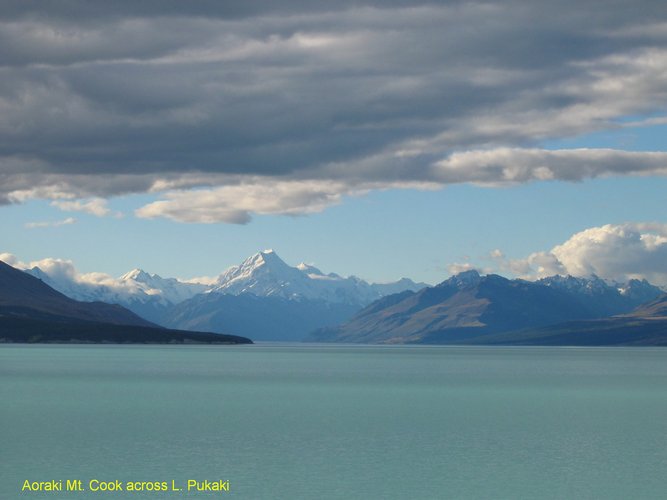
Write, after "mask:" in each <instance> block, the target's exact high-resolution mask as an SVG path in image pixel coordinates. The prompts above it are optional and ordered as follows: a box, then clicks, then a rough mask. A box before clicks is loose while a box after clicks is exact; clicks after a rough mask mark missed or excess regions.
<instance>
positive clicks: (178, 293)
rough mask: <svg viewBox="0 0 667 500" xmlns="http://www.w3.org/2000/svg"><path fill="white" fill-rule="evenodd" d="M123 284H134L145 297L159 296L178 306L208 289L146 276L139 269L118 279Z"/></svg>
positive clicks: (171, 279) (151, 275) (153, 275)
mask: <svg viewBox="0 0 667 500" xmlns="http://www.w3.org/2000/svg"><path fill="white" fill-rule="evenodd" d="M120 281H122V282H125V283H132V282H134V283H136V284H137V285H138V286H139V287H140V288H141V289H142V290H144V293H146V294H147V295H153V296H155V295H159V296H161V297H162V298H164V299H165V300H167V301H169V302H171V303H172V304H178V303H180V302H183V301H184V300H187V299H189V298H191V297H194V296H195V295H197V294H198V293H202V292H205V291H206V290H208V289H209V287H208V286H207V285H202V284H200V283H186V282H183V281H179V280H177V279H176V278H162V277H161V276H159V275H157V274H148V273H147V272H145V271H143V270H141V269H133V270H132V271H130V272H129V273H126V274H124V275H123V276H121V277H120Z"/></svg>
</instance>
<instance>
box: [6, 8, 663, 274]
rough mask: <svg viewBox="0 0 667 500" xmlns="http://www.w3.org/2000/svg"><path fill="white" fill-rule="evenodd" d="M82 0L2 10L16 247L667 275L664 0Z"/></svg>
mask: <svg viewBox="0 0 667 500" xmlns="http://www.w3.org/2000/svg"><path fill="white" fill-rule="evenodd" d="M78 3H79V2H77V1H74V2H69V3H67V4H56V3H53V4H48V5H43V6H41V7H34V6H31V5H27V4H23V3H18V4H12V5H11V8H10V6H7V8H6V9H3V12H2V14H0V37H2V39H3V40H6V41H7V43H6V45H5V46H7V47H11V48H10V49H9V50H7V51H4V52H2V53H1V54H0V78H1V81H2V82H3V84H2V85H0V109H1V110H2V112H1V113H0V213H1V216H0V232H1V233H0V234H2V235H3V236H2V239H1V240H0V243H2V244H1V245H0V254H3V253H6V254H12V255H13V256H14V257H10V256H8V255H5V260H11V259H13V260H14V261H21V265H24V266H25V265H29V264H30V263H31V262H37V261H39V260H41V259H45V258H59V259H66V260H71V261H73V262H74V264H75V265H76V267H77V269H78V270H79V272H81V273H88V272H94V271H95V272H104V273H109V274H111V275H115V276H117V275H120V274H122V273H124V272H126V271H127V270H129V269H131V268H134V267H141V268H144V269H145V270H147V271H149V272H153V273H158V274H161V275H163V276H178V277H182V278H190V277H194V276H203V275H208V276H212V275H216V274H218V273H219V272H221V271H222V270H224V269H225V268H226V267H228V266H231V265H234V264H237V263H239V262H240V261H241V260H243V259H244V258H245V257H247V256H249V255H251V254H253V253H255V252H257V251H259V250H263V249H265V248H273V249H275V250H276V251H277V252H278V254H279V255H280V256H281V257H282V258H283V259H284V260H285V261H287V262H288V263H290V264H297V263H298V262H301V261H306V262H309V263H314V264H316V265H317V266H319V267H321V268H322V270H324V271H327V272H330V271H334V272H338V273H340V274H343V275H350V274H355V275H357V276H360V277H363V278H365V279H369V280H372V281H390V280H395V279H398V278H400V277H403V276H407V277H410V278H412V279H415V280H420V281H427V282H430V283H437V282H439V281H441V280H443V279H444V278H446V277H447V276H448V275H449V274H451V273H453V272H457V271H460V270H464V269H467V268H471V267H475V268H479V269H481V270H483V271H486V272H491V271H493V272H499V273H501V274H506V275H512V276H521V277H525V278H528V279H533V278H537V277H539V276H544V275H547V274H554V273H561V274H565V273H571V274H578V275H587V274H592V273H595V274H598V275H600V276H602V277H604V278H607V279H617V280H623V279H628V278H647V279H650V280H652V281H655V282H658V283H660V284H665V285H667V219H666V215H665V208H666V204H665V195H664V193H665V192H667V190H666V189H665V188H667V149H666V148H665V141H664V138H665V137H666V134H665V132H667V120H666V119H665V114H666V113H667V107H666V106H664V105H663V104H662V103H665V102H667V76H666V75H667V28H666V26H667V11H665V9H664V6H663V4H662V3H661V2H652V1H648V0H645V1H641V2H639V4H640V5H636V4H634V3H633V4H632V6H626V5H622V4H613V5H609V6H607V8H606V9H605V11H604V12H601V11H600V9H599V5H598V4H597V2H594V1H590V2H588V1H579V2H576V3H575V2H572V3H571V5H570V3H569V2H564V3H559V5H553V4H552V2H547V1H544V2H539V1H538V2H531V4H530V5H526V4H525V3H523V2H511V1H510V2H495V1H489V2H483V3H479V2H466V1H463V2H451V3H438V4H433V3H429V2H419V1H397V2H392V3H391V4H387V3H386V2H375V1H372V0H366V1H362V2H345V1H344V2H339V3H336V4H335V5H332V4H331V3H330V2H326V3H325V2H312V3H308V4H304V3H302V2H299V1H285V2H280V3H276V2H268V1H266V2H264V1H260V0H258V1H256V2H244V3H234V2H231V3H229V2H225V3H220V4H219V5H218V4H204V3H201V4H200V3H175V4H171V3H170V4H168V5H165V4H164V3H163V2H157V1H155V2H154V1H147V2H143V3H142V4H141V5H140V6H139V5H137V4H136V3H135V2H122V1H121V2H114V3H113V4H108V3H103V2H100V3H93V4H85V6H86V8H82V7H83V5H84V4H81V5H78ZM223 4H224V5H223ZM77 5H78V6H77Z"/></svg>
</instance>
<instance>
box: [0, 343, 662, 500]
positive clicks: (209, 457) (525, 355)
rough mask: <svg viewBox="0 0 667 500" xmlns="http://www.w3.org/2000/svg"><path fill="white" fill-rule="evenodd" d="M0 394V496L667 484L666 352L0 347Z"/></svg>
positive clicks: (620, 489)
mask: <svg viewBox="0 0 667 500" xmlns="http://www.w3.org/2000/svg"><path fill="white" fill-rule="evenodd" d="M0 398H1V404H2V408H1V410H0V498H1V499H3V500H5V499H14V498H34V499H38V498H48V499H57V498H77V499H85V498H98V499H103V498H104V499H120V498H133V499H143V498H152V499H156V498H166V499H178V498H202V499H205V498H219V497H222V498H247V499H265V498H266V499H270V498H285V499H299V498H307V499H311V498H312V499H319V498H346V499H355V498H359V499H374V498H377V499H391V498H400V499H403V498H406V499H421V498H434V499H436V498H438V499H439V498H453V499H460V498H461V499H464V498H489V499H522V498H525V499H539V498H563V499H572V498H604V499H609V498H619V499H628V498H634V499H649V498H667V349H652V348H646V349H625V348H615V349H603V348H600V349H596V348H582V349H567V348H502V347H501V348H497V347H494V348H485V347H371V346H368V347H366V346H362V347H358V346H319V345H318V346H310V345H284V346H277V345H254V346H234V347H225V346H220V347H204V346H186V347H183V346H2V347H0ZM26 479H28V480H30V481H47V480H50V479H63V480H64V479H81V480H82V484H83V485H84V487H85V486H88V481H89V480H91V479H98V480H119V481H121V482H122V483H125V482H126V481H166V482H169V483H170V482H171V481H172V480H174V481H175V484H176V485H180V486H181V487H184V486H185V484H186V481H187V480H188V479H199V480H203V479H208V480H217V479H221V480H229V487H230V492H228V493H202V492H190V493H189V494H188V493H187V492H186V491H182V492H160V493H155V492H151V493H147V492H144V493H130V492H127V491H123V492H118V493H109V492H106V493H101V492H98V493H93V492H90V491H85V492H69V493H68V492H62V493H59V492H52V493H35V492H33V493H28V492H24V493H23V494H21V493H20V489H21V486H22V484H23V481H25V480H26Z"/></svg>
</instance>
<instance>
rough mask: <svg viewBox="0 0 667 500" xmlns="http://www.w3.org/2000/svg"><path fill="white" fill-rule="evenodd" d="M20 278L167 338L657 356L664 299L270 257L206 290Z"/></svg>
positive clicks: (664, 335)
mask: <svg viewBox="0 0 667 500" xmlns="http://www.w3.org/2000/svg"><path fill="white" fill-rule="evenodd" d="M26 273H29V274H31V275H33V276H36V277H39V278H40V279H42V280H43V281H44V283H47V284H49V285H50V286H52V287H53V288H56V289H57V290H59V291H61V292H62V293H64V294H65V295H68V296H70V297H72V298H74V299H77V300H85V301H91V300H96V301H100V302H107V303H110V304H119V305H120V306H123V307H125V308H127V309H129V310H130V311H133V312H134V313H136V315H138V316H141V317H142V318H146V319H147V320H150V321H151V322H153V323H156V324H159V325H161V326H163V327H166V328H177V329H182V330H188V331H208V332H218V333H227V334H234V335H239V336H244V337H250V338H252V339H255V340H272V341H301V340H307V341H320V342H350V343H389V344H414V343H418V344H503V345H515V344H516V345H552V344H553V345H629V344H636V345H644V344H646V345H662V344H667V340H665V339H667V329H666V328H665V325H666V321H667V317H666V315H665V309H664V307H663V306H664V303H665V295H664V292H663V291H662V290H661V289H659V288H658V287H656V286H653V285H651V284H650V283H648V282H647V281H645V280H642V281H640V280H630V281H629V282H627V283H623V284H610V283H607V282H605V281H603V280H601V279H599V278H597V277H595V276H593V277H591V278H575V277H572V276H552V277H549V278H544V279H541V280H539V281H536V282H530V281H525V280H518V279H517V280H509V279H506V278H503V277H501V276H498V275H487V276H480V275H479V273H477V272H476V271H467V272H464V273H460V274H458V275H456V276H453V277H451V278H449V279H448V280H446V281H444V282H442V283H440V284H439V285H437V286H434V287H429V286H427V285H426V284H424V283H415V282H413V281H411V280H409V279H406V278H404V279H402V280H400V281H397V282H395V283H389V284H371V283H367V282H366V281H364V280H361V279H359V278H356V277H354V276H352V277H348V278H344V277H341V276H340V275H337V274H335V273H330V274H324V273H322V272H321V271H320V270H319V269H317V268H315V267H313V266H310V265H307V264H299V265H298V266H296V267H291V266H289V265H287V264H286V263H285V262H283V261H282V260H281V259H280V257H278V255H277V254H276V253H275V252H273V251H271V250H267V251H264V252H260V253H258V254H256V255H253V256H252V257H250V258H248V259H246V260H245V261H244V262H243V263H241V264H240V265H238V266H234V267H231V268H229V269H228V270H227V271H225V272H224V273H222V274H221V275H219V276H218V277H217V278H215V279H214V280H211V281H210V282H207V283H193V282H183V281H179V280H177V279H174V278H161V277H160V276H157V275H155V274H152V275H151V274H148V273H146V272H144V271H141V270H139V269H135V270H133V271H131V272H129V273H127V274H125V275H124V276H122V277H121V278H119V279H118V280H116V281H115V282H113V283H109V282H106V283H105V284H104V285H99V284H91V283H84V282H78V281H75V280H73V279H71V278H62V277H61V276H60V277H58V278H54V277H52V276H50V275H48V274H47V273H45V272H43V271H42V270H41V269H39V268H33V269H30V270H27V271H26ZM115 307H119V306H115ZM121 309H122V308H121ZM128 313H129V311H125V310H124V314H128ZM133 317H134V319H135V321H136V320H140V321H141V318H138V317H137V316H133ZM143 326H146V325H143ZM151 326H153V327H155V325H154V324H153V325H151ZM162 331H165V330H162Z"/></svg>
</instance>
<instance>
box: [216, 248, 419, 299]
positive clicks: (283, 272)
mask: <svg viewBox="0 0 667 500" xmlns="http://www.w3.org/2000/svg"><path fill="white" fill-rule="evenodd" d="M424 286H426V285H425V284H423V283H415V282H413V281H412V280H409V279H407V278H404V279H402V280H401V281H399V282H396V283H390V284H370V283H368V282H366V281H364V280H362V279H360V278H357V277H356V276H350V277H348V278H344V277H342V276H340V275H338V274H335V273H329V274H324V273H323V272H322V271H320V270H319V269H317V268H316V267H314V266H311V265H308V264H304V263H301V264H299V265H297V266H296V267H291V266H289V265H287V264H286V263H285V262H284V261H283V260H282V259H281V258H280V257H278V254H276V252H274V251H273V250H265V251H263V252H259V253H257V254H255V255H253V256H252V257H249V258H248V259H246V260H245V261H243V263H241V265H239V266H234V267H231V268H229V269H227V270H226V271H225V272H224V273H222V274H221V275H220V276H219V277H218V279H217V281H216V283H215V284H214V286H213V288H212V289H211V290H210V293H225V294H232V295H240V294H243V293H251V294H253V295H257V296H259V297H281V298H284V299H288V300H323V301H325V302H330V303H344V304H355V305H360V306H364V305H366V304H370V303H371V302H372V301H374V300H377V299H378V298H380V297H382V296H383V295H385V294H386V293H393V291H394V290H399V291H403V290H419V289H421V288H423V287H424Z"/></svg>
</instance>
